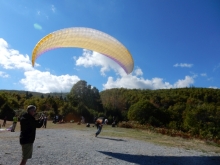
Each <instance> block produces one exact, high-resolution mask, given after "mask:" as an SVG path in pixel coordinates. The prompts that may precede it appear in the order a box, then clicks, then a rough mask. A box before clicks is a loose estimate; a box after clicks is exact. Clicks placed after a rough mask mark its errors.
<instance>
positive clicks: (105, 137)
mask: <svg viewBox="0 0 220 165" xmlns="http://www.w3.org/2000/svg"><path fill="white" fill-rule="evenodd" d="M97 138H99V139H107V140H114V141H124V142H126V140H123V139H115V138H107V137H97Z"/></svg>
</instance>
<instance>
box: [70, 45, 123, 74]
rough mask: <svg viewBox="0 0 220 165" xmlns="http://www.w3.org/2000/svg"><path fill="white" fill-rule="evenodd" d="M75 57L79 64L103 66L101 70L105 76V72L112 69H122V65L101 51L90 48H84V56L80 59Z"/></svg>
mask: <svg viewBox="0 0 220 165" xmlns="http://www.w3.org/2000/svg"><path fill="white" fill-rule="evenodd" d="M73 58H74V60H75V61H76V65H77V66H84V67H86V68H88V67H93V66H99V67H101V69H100V72H101V75H102V76H105V75H106V74H105V73H106V72H107V71H110V70H111V69H112V70H114V71H118V70H120V66H119V65H118V64H117V63H116V62H114V61H113V60H111V59H110V58H108V57H106V56H104V55H101V54H100V53H97V52H92V51H90V50H86V49H83V54H82V56H80V57H79V58H78V59H77V58H76V57H73Z"/></svg>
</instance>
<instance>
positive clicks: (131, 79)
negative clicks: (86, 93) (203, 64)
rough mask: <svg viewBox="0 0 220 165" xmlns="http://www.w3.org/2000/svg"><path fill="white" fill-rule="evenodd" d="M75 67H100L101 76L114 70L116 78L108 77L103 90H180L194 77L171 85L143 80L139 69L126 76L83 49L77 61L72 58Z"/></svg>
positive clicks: (158, 79) (116, 65)
mask: <svg viewBox="0 0 220 165" xmlns="http://www.w3.org/2000/svg"><path fill="white" fill-rule="evenodd" d="M73 58H74V60H75V61H76V65H77V66H84V67H93V66H99V67H101V69H100V72H101V75H105V72H106V71H109V70H111V69H112V70H114V71H115V72H116V74H117V76H118V78H116V79H115V80H114V78H113V77H108V80H107V82H106V84H103V89H110V88H121V87H123V88H130V89H133V88H140V89H167V88H181V87H187V86H189V85H191V84H193V83H194V78H196V76H195V75H193V76H186V77H185V79H183V80H178V81H177V82H176V83H174V84H173V85H172V84H170V83H169V82H164V80H163V79H162V78H157V77H155V78H152V79H151V80H148V79H144V78H143V77H142V76H143V72H142V70H141V69H140V68H137V69H135V70H134V71H133V73H131V74H129V75H127V74H126V73H125V71H124V70H123V69H122V68H121V67H120V66H119V65H118V64H117V63H116V62H114V61H113V60H111V59H109V58H108V57H105V56H103V55H101V54H99V53H97V52H92V51H89V50H86V49H84V50H83V55H82V56H81V57H79V58H78V59H77V58H76V57H75V56H74V57H73Z"/></svg>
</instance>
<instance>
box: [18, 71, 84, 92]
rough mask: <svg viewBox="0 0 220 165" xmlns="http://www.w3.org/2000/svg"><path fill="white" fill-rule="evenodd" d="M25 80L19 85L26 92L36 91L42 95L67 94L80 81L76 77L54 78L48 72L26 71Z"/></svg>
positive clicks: (62, 76)
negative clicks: (22, 86)
mask: <svg viewBox="0 0 220 165" xmlns="http://www.w3.org/2000/svg"><path fill="white" fill-rule="evenodd" d="M24 75H25V78H23V79H21V81H20V83H21V84H23V85H24V87H25V89H26V90H28V91H37V92H42V93H49V92H54V91H56V92H69V91H70V89H71V88H72V86H73V84H75V83H77V82H78V81H79V80H80V79H79V77H77V76H70V75H68V74H67V75H61V76H56V75H53V74H51V73H50V72H41V71H39V70H32V71H26V72H25V73H24Z"/></svg>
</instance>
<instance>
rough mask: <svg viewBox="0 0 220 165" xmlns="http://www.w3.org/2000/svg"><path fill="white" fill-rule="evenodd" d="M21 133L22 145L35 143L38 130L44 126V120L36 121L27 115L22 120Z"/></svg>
mask: <svg viewBox="0 0 220 165" xmlns="http://www.w3.org/2000/svg"><path fill="white" fill-rule="evenodd" d="M20 125H21V133H20V144H28V143H34V140H35V136H36V128H40V127H42V125H43V120H35V118H34V117H33V116H31V115H30V114H28V113H25V114H24V115H22V116H21V118H20Z"/></svg>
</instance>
